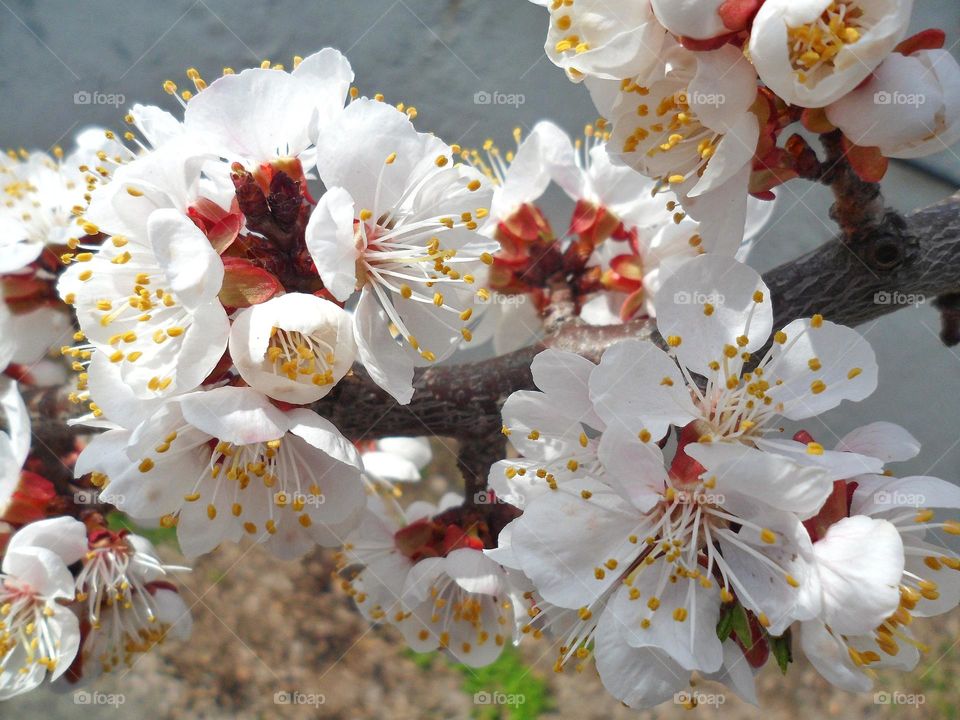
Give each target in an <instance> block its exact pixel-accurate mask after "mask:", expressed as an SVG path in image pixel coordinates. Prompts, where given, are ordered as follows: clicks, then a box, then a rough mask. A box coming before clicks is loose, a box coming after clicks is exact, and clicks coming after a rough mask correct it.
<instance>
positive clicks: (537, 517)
mask: <svg viewBox="0 0 960 720" xmlns="http://www.w3.org/2000/svg"><path fill="white" fill-rule="evenodd" d="M568 488H569V489H568ZM583 490H586V491H588V492H590V493H593V495H592V497H590V499H589V500H585V499H584V498H583V497H581V495H580V493H581V492H582V491H583ZM640 525H641V521H640V519H639V518H638V516H637V514H636V511H635V510H634V509H633V507H632V506H631V505H629V504H628V503H627V502H626V501H625V500H623V499H622V498H621V497H620V496H618V495H616V494H614V493H611V492H610V491H609V490H607V489H606V488H605V487H604V486H603V485H601V484H600V483H598V482H596V481H593V480H576V481H573V482H571V483H570V484H569V485H567V486H565V487H562V488H561V489H559V490H556V491H552V492H550V493H548V494H546V495H542V496H540V497H538V498H536V499H534V500H533V501H532V502H530V503H528V504H527V506H526V508H525V509H524V512H523V515H522V516H521V517H520V519H519V520H518V521H517V522H516V523H515V526H514V530H513V538H512V547H513V552H514V555H515V556H516V558H517V559H518V560H519V562H520V564H521V568H522V570H523V572H524V574H525V575H526V576H527V577H529V578H530V580H531V581H532V582H533V584H534V585H535V586H536V587H537V588H538V589H539V590H540V593H541V595H542V596H543V598H544V599H545V600H547V601H548V602H550V603H553V604H554V605H560V606H561V607H566V608H571V609H577V608H580V607H583V606H585V605H590V604H591V603H592V602H594V601H595V600H596V599H597V598H599V597H600V596H601V595H603V593H604V592H606V591H607V590H608V589H609V588H610V587H611V586H612V585H613V584H614V583H616V582H617V579H618V573H616V572H606V573H605V574H604V576H603V577H602V578H600V579H598V578H597V577H596V576H595V570H596V568H597V567H601V566H602V565H603V564H604V563H605V562H606V561H607V560H611V559H612V560H616V561H617V563H618V564H619V565H620V566H622V567H627V565H628V564H629V562H630V561H631V560H633V559H634V558H636V557H637V555H638V554H639V553H638V550H637V546H636V545H635V544H633V543H630V542H629V540H628V537H629V536H630V535H631V534H633V533H636V534H637V535H643V533H642V532H640V531H638V529H637V528H638V526H640Z"/></svg>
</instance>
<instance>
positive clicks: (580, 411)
mask: <svg viewBox="0 0 960 720" xmlns="http://www.w3.org/2000/svg"><path fill="white" fill-rule="evenodd" d="M595 368H596V365H594V364H593V363H592V362H590V361H589V360H587V359H586V358H584V357H581V356H580V355H577V354H576V353H570V352H562V351H559V350H544V351H543V352H541V353H539V354H538V355H537V356H536V357H535V358H534V359H533V362H532V363H531V365H530V372H531V373H532V374H533V383H534V384H535V385H536V386H537V388H539V389H540V390H541V391H542V392H544V393H546V394H547V396H548V397H549V398H550V402H552V403H557V405H559V406H560V407H563V408H564V409H565V410H566V411H567V412H569V413H570V414H571V415H572V416H574V417H578V418H580V420H581V422H584V423H586V424H587V425H589V426H590V427H592V428H595V429H597V430H602V429H603V421H602V420H600V418H599V417H598V416H597V414H596V413H595V412H594V410H593V403H591V402H590V388H589V382H590V373H591V372H593V370H594V369H595Z"/></svg>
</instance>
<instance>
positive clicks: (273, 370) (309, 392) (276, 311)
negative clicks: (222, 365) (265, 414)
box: [229, 293, 356, 405]
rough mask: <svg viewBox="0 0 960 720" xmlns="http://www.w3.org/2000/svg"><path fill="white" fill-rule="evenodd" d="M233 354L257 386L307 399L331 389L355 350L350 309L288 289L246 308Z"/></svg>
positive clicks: (286, 397) (276, 395)
mask: <svg viewBox="0 0 960 720" xmlns="http://www.w3.org/2000/svg"><path fill="white" fill-rule="evenodd" d="M229 348H230V358H231V359H232V360H233V364H234V366H235V367H236V369H237V372H238V373H240V377H242V378H243V379H244V380H245V381H246V382H247V383H248V384H249V385H250V386H251V387H252V388H254V389H255V390H259V391H260V392H262V393H264V394H265V395H267V396H268V397H272V398H273V399H275V400H283V401H284V402H289V403H295V404H300V405H305V404H307V403H311V402H314V401H316V400H319V399H320V398H322V397H323V396H324V395H326V394H327V393H328V392H330V390H331V389H332V388H333V386H334V385H335V384H336V383H337V382H339V381H340V379H341V378H342V377H343V376H344V375H346V374H347V371H348V370H349V369H350V366H351V365H353V359H354V357H355V356H356V343H354V340H353V327H352V325H351V322H350V315H349V313H347V312H346V311H345V310H343V309H342V308H341V307H339V306H338V305H337V304H336V303H332V302H330V301H329V300H324V299H322V298H319V297H316V296H315V295H307V294H305V293H289V294H286V295H281V296H279V297H274V298H272V299H270V300H267V301H266V302H264V303H260V304H259V305H254V306H253V307H250V308H246V309H244V310H241V311H240V312H239V314H238V315H237V316H236V318H235V319H234V321H233V325H232V326H231V328H230V345H229Z"/></svg>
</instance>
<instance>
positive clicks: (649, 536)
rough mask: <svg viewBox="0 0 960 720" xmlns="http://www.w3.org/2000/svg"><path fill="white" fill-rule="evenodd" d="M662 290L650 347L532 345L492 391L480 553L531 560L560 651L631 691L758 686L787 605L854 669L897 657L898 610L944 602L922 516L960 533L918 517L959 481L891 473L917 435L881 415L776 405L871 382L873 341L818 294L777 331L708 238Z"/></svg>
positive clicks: (615, 690)
mask: <svg viewBox="0 0 960 720" xmlns="http://www.w3.org/2000/svg"><path fill="white" fill-rule="evenodd" d="M660 297H661V300H660V302H659V303H658V318H657V326H658V329H659V330H660V333H661V334H662V335H663V337H664V338H665V340H666V347H667V350H666V351H664V350H663V349H661V348H660V347H658V346H656V345H654V344H653V343H651V342H649V341H644V340H627V341H623V342H620V343H618V344H616V345H613V346H612V347H611V348H610V349H608V350H607V351H606V353H605V354H604V355H603V357H602V359H601V361H600V363H599V364H596V365H595V364H594V363H592V362H590V361H589V360H587V359H585V358H583V357H580V356H579V355H575V354H572V353H565V352H560V351H554V350H547V351H545V352H543V353H542V354H540V355H539V356H537V358H536V359H535V360H534V363H533V367H532V370H533V376H534V381H535V383H536V385H537V387H538V390H537V391H529V392H528V391H523V392H518V393H515V394H514V395H512V396H511V397H510V398H509V399H508V400H507V401H506V403H505V405H504V407H503V421H504V428H503V432H504V433H505V434H506V435H507V437H508V438H509V441H510V444H511V445H512V446H513V448H514V449H515V451H516V452H517V454H518V456H519V457H517V458H515V459H506V460H503V461H501V462H499V463H497V464H496V465H495V466H494V467H493V469H492V470H491V474H490V486H491V488H493V490H494V492H495V494H496V496H497V497H498V498H499V499H500V500H501V501H503V502H507V503H510V504H512V505H514V506H516V507H517V508H518V509H519V510H522V514H521V515H520V516H519V517H518V518H517V519H515V520H513V521H512V522H510V523H509V524H508V525H506V526H505V527H504V528H503V530H502V531H501V533H500V536H499V538H498V545H497V547H496V548H495V549H491V550H487V554H488V556H490V557H492V558H494V559H496V560H497V561H498V562H499V563H500V564H501V565H502V566H504V567H506V568H509V569H511V570H512V571H514V572H515V573H520V574H522V576H524V577H525V578H526V579H527V580H529V583H530V584H531V585H532V588H533V590H532V592H527V593H526V594H525V595H524V597H525V598H526V600H527V605H528V608H529V615H530V616H531V617H533V618H535V623H536V627H537V628H538V629H544V630H547V631H549V632H552V633H553V636H554V638H555V639H556V640H557V644H558V645H559V653H558V658H557V670H558V671H562V669H563V668H564V667H565V666H566V665H567V664H568V663H572V664H574V665H576V666H577V667H578V668H582V666H583V664H584V662H585V661H586V660H587V659H588V658H591V657H592V658H594V659H595V662H596V667H597V670H598V671H599V673H600V677H601V679H602V680H603V683H604V685H605V687H606V688H607V690H608V691H609V692H610V693H611V694H613V695H614V696H615V697H616V698H617V699H619V700H621V701H623V702H624V703H626V704H627V705H630V706H631V707H649V706H652V705H655V704H658V703H660V702H664V701H666V700H669V699H671V698H672V697H674V695H675V694H676V693H681V692H684V691H688V689H689V688H688V683H691V684H692V682H693V680H692V678H691V676H692V674H693V673H697V674H699V675H700V676H701V677H704V678H707V679H712V680H716V681H718V682H721V683H724V684H725V685H727V686H729V687H730V689H732V690H733V691H734V692H735V693H737V694H738V695H739V696H740V697H742V698H744V699H746V700H748V701H751V702H754V703H755V702H756V693H755V689H754V680H753V678H754V674H755V673H756V672H757V671H758V670H759V668H760V667H762V666H763V665H764V664H765V663H766V662H767V661H768V660H769V659H771V658H773V659H775V661H776V662H777V663H778V664H779V665H780V666H781V668H782V669H783V670H784V672H786V668H787V665H788V663H789V662H790V660H791V633H792V632H793V630H792V629H791V628H792V627H795V628H796V632H797V633H798V634H799V645H800V647H801V648H802V650H803V652H804V654H805V655H806V656H807V658H808V659H809V660H810V662H811V663H812V664H813V665H814V667H815V668H816V669H817V670H818V671H819V672H820V673H821V674H822V675H823V676H824V677H825V678H826V679H828V680H829V681H830V682H832V683H834V684H835V685H837V686H839V687H841V688H843V689H846V690H849V691H865V690H869V689H870V687H871V686H872V678H873V676H874V671H875V670H876V669H877V668H881V667H895V668H899V669H911V668H912V667H914V666H915V665H916V663H917V662H918V659H919V656H920V651H922V650H923V649H924V648H923V645H922V644H921V643H920V642H919V641H917V640H915V639H914V637H913V634H912V631H911V628H910V626H911V623H912V621H913V619H914V617H930V616H935V615H939V614H941V613H944V612H947V611H949V610H952V609H953V608H954V607H956V606H957V604H958V602H960V575H958V574H957V572H956V571H957V570H960V557H958V556H957V554H956V552H955V551H953V550H950V549H948V546H947V545H946V544H944V543H943V541H942V540H940V539H938V533H937V532H935V531H938V530H939V531H942V532H945V533H947V534H950V535H956V534H960V523H958V521H957V520H954V519H942V520H941V519H937V518H935V509H940V508H946V509H954V510H955V509H956V508H958V507H960V489H958V488H957V487H956V486H955V485H953V484H951V483H948V482H945V481H943V480H940V479H938V478H934V477H918V476H914V477H903V478H898V477H896V476H894V475H893V474H892V472H891V471H890V470H889V469H888V468H887V465H888V464H890V463H896V462H901V461H904V460H908V459H910V458H912V457H914V456H915V455H917V453H918V452H919V450H920V445H919V443H918V442H917V441H916V440H915V439H914V438H913V437H912V436H911V435H910V434H909V433H908V432H907V431H906V430H904V429H903V428H900V427H899V426H896V425H893V424H891V423H886V422H875V423H872V424H869V425H866V426H864V427H861V428H859V429H857V430H854V431H853V432H851V433H849V434H848V435H846V436H844V437H843V438H839V439H838V440H837V442H836V443H835V445H834V449H832V450H830V449H827V448H825V447H824V445H823V444H822V443H821V442H818V441H817V440H816V439H815V438H814V436H813V434H812V433H811V432H810V431H808V430H805V429H802V426H801V429H799V430H798V431H797V432H796V433H795V434H792V435H790V434H787V431H786V429H785V428H784V427H783V425H782V424H783V423H788V422H792V423H807V424H808V427H809V423H810V422H811V421H813V420H815V419H817V418H818V417H819V416H820V415H821V414H823V413H825V412H827V411H829V410H831V409H833V408H835V407H837V406H838V405H840V404H841V403H842V402H843V401H845V400H846V401H859V400H863V399H864V398H866V397H867V396H869V395H870V394H871V393H872V392H873V390H874V389H875V387H876V384H877V365H876V361H875V358H874V353H873V350H872V349H871V347H870V345H869V344H868V343H867V342H866V341H865V340H864V339H863V338H862V337H861V336H860V335H859V334H858V333H857V332H856V331H855V330H852V329H850V328H847V327H843V326H841V325H836V324H833V323H831V322H829V321H827V320H824V319H823V318H822V317H820V316H817V315H815V316H813V317H812V318H809V319H801V320H795V321H793V322H791V323H789V324H788V325H786V326H785V327H783V328H779V329H776V331H774V329H773V313H772V308H771V303H770V295H769V290H768V288H767V287H766V285H765V284H764V283H763V281H762V280H761V278H760V276H759V275H758V274H757V273H756V272H755V271H754V270H752V269H750V268H748V267H747V266H745V265H742V264H740V263H738V262H736V261H735V260H731V259H727V258H723V257H720V256H703V257H700V258H697V259H694V260H691V261H690V262H688V263H686V264H685V265H683V266H682V267H681V268H680V269H679V270H677V272H676V273H675V274H673V275H672V276H671V277H670V278H669V279H668V280H667V281H666V282H664V284H663V286H662V288H661V289H660ZM689 297H692V298H697V299H696V300H694V301H692V302H688V301H687V298H689ZM768 340H769V341H770V342H771V343H772V344H770V346H769V349H767V350H765V351H764V347H765V345H767V343H768ZM698 378H703V381H698ZM824 427H826V426H824ZM820 440H826V438H823V437H821V438H820ZM668 457H669V458H670V460H669V461H667V459H666V458H668Z"/></svg>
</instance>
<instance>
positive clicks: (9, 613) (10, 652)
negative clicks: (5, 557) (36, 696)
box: [0, 575, 58, 675]
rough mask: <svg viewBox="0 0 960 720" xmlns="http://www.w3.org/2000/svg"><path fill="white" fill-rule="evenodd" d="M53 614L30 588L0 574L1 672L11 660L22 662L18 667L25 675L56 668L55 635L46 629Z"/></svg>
mask: <svg viewBox="0 0 960 720" xmlns="http://www.w3.org/2000/svg"><path fill="white" fill-rule="evenodd" d="M52 615H53V609H52V608H50V607H48V606H47V605H46V604H45V603H44V602H43V600H42V599H41V598H39V597H38V596H37V595H36V593H35V592H34V591H33V590H32V589H31V588H29V587H26V586H23V585H21V584H19V583H17V582H15V581H14V580H13V579H12V578H9V577H5V576H2V575H0V672H3V671H4V670H6V669H7V668H6V667H5V666H6V664H7V663H8V662H10V661H12V660H19V661H21V662H22V663H23V664H22V665H21V666H20V667H19V668H17V670H18V672H20V673H21V674H23V675H26V674H28V673H29V672H30V671H31V669H32V666H34V665H42V666H44V667H45V668H46V669H47V670H49V671H53V670H54V669H55V668H56V666H57V661H56V660H55V658H56V656H57V654H58V652H57V644H56V641H55V640H54V637H55V633H52V632H50V629H49V628H48V627H47V619H48V618H49V617H50V616H52ZM18 648H19V649H20V651H19V652H18ZM10 669H13V668H10Z"/></svg>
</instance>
